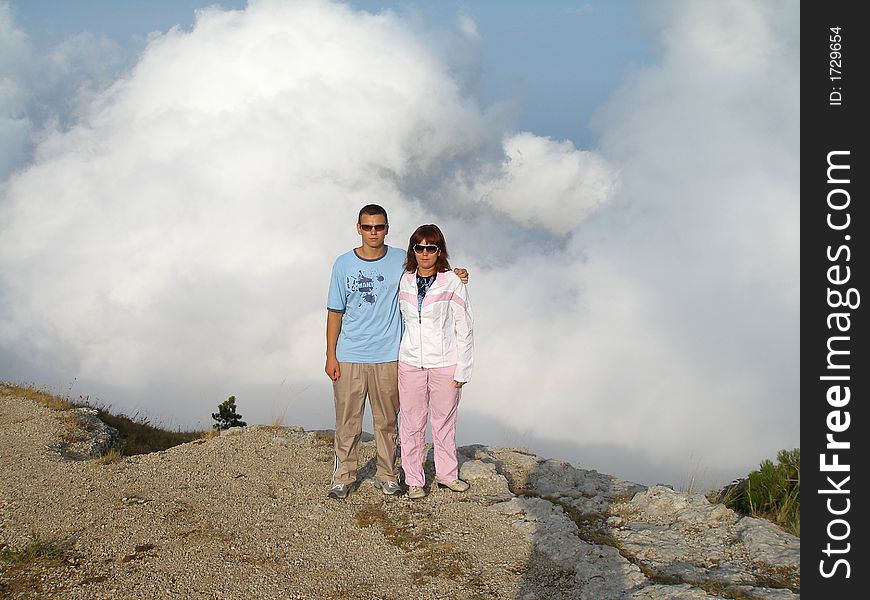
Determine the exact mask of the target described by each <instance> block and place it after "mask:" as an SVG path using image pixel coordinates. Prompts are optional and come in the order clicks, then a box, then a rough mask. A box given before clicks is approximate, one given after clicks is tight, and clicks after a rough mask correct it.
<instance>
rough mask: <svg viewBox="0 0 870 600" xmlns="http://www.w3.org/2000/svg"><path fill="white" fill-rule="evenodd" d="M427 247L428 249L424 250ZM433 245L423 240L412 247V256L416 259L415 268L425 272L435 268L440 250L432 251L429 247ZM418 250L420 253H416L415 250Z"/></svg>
mask: <svg viewBox="0 0 870 600" xmlns="http://www.w3.org/2000/svg"><path fill="white" fill-rule="evenodd" d="M426 246H429V248H426ZM432 246H433V244H430V243H429V240H426V239H423V240H420V242H419V243H417V244H415V245H414V255H415V256H416V257H417V266H418V267H419V268H420V269H422V270H424V271H426V270H428V269H431V268H433V267H434V266H435V261H436V260H438V255H439V254H441V250H435V251H434V252H433V251H432V249H431V247H432ZM418 248H420V249H421V250H422V252H417V249H418Z"/></svg>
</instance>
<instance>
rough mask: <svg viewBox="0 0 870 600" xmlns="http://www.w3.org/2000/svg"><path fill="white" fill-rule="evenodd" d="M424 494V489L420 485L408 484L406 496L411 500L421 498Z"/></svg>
mask: <svg viewBox="0 0 870 600" xmlns="http://www.w3.org/2000/svg"><path fill="white" fill-rule="evenodd" d="M425 495H426V490H424V489H423V488H421V487H417V486H416V485H411V486H408V498H410V499H411V500H417V499H418V498H423V497H424V496H425Z"/></svg>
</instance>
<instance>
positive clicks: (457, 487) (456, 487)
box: [438, 479, 471, 492]
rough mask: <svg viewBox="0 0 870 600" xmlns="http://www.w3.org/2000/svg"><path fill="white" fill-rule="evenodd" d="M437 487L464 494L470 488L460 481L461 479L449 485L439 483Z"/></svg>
mask: <svg viewBox="0 0 870 600" xmlns="http://www.w3.org/2000/svg"><path fill="white" fill-rule="evenodd" d="M438 487H446V488H447V489H449V490H451V491H454V492H464V491H466V490H467V489H468V488H470V487H471V486H470V485H468V484H467V483H465V482H464V481H462V480H461V479H457V480H456V481H451V482H450V483H442V482H440V481H439V482H438Z"/></svg>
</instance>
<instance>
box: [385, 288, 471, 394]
mask: <svg viewBox="0 0 870 600" xmlns="http://www.w3.org/2000/svg"><path fill="white" fill-rule="evenodd" d="M399 310H400V311H401V312H402V319H403V321H404V323H405V331H404V333H402V343H401V345H400V346H399V361H401V362H403V363H405V364H408V365H413V366H415V367H422V368H426V369H434V368H439V367H448V366H450V365H456V373H455V374H454V375H453V379H454V380H456V381H469V380H470V379H471V367H472V364H473V362H474V337H473V334H472V321H473V318H472V313H471V303H470V302H469V300H468V292H467V291H466V289H465V285H464V284H463V283H462V282H461V281H460V280H459V277H457V276H456V274H455V273H454V272H453V271H447V272H445V273H438V274H437V276H436V277H435V281H433V282H432V285H431V286H430V287H429V290H428V291H427V292H426V296H425V297H424V298H423V308H422V310H417V276H416V274H415V273H405V274H404V275H403V276H402V279H401V281H400V282H399Z"/></svg>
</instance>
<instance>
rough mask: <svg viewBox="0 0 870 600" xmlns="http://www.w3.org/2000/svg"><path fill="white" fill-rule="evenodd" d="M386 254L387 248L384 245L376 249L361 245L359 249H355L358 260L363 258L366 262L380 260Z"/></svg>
mask: <svg viewBox="0 0 870 600" xmlns="http://www.w3.org/2000/svg"><path fill="white" fill-rule="evenodd" d="M386 253H387V246H386V244H384V245H383V246H378V247H377V248H372V247H371V246H366V245H365V244H363V245H362V246H360V247H359V248H357V249H356V255H357V256H359V257H360V258H365V259H366V260H374V259H376V258H381V257H382V256H383V255H384V254H386Z"/></svg>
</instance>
